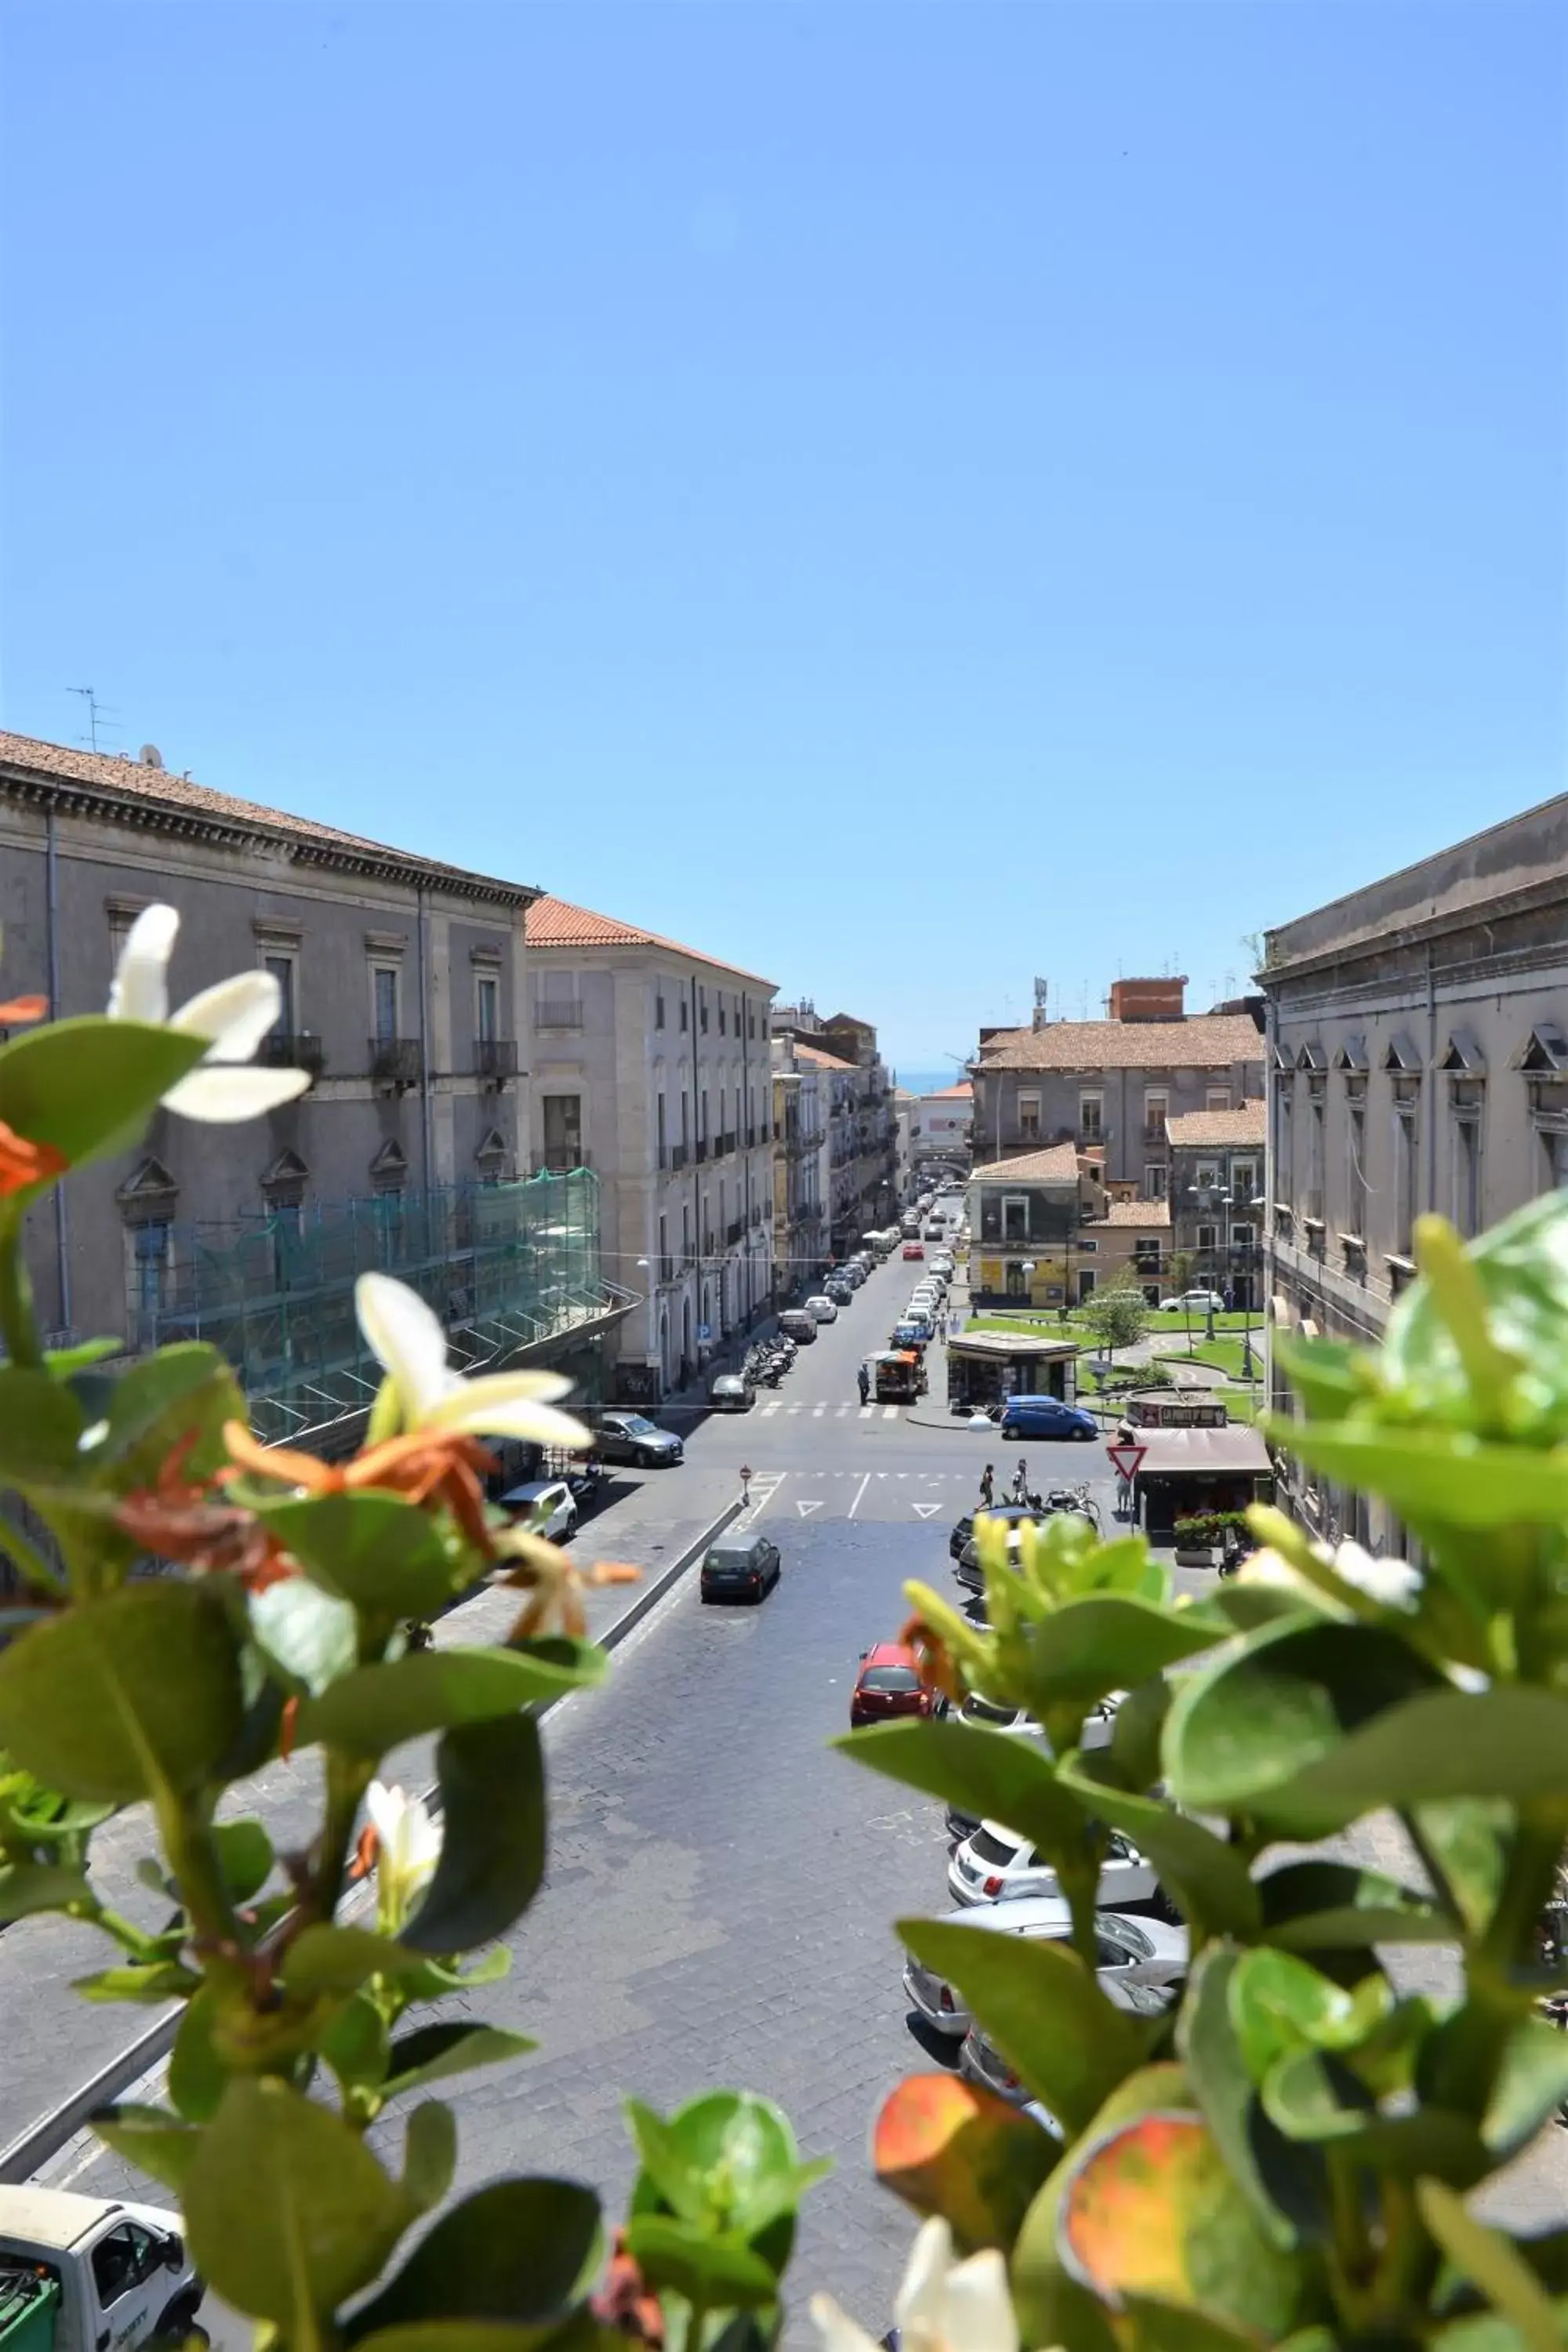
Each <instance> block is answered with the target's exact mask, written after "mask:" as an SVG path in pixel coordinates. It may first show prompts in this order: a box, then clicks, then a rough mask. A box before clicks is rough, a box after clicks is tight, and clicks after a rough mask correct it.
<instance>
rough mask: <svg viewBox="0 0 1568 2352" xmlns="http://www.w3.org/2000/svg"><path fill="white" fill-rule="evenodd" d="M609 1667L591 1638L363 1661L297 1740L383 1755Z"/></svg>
mask: <svg viewBox="0 0 1568 2352" xmlns="http://www.w3.org/2000/svg"><path fill="white" fill-rule="evenodd" d="M0 1671H3V1662H0ZM604 1673H605V1654H604V1652H603V1651H602V1650H596V1649H595V1648H593V1647H592V1646H591V1645H590V1644H589V1643H579V1642H553V1643H539V1644H537V1645H535V1646H534V1647H533V1648H532V1649H529V1650H460V1649H449V1650H422V1651H417V1652H416V1653H414V1654H412V1655H410V1656H408V1657H405V1658H399V1659H397V1660H396V1661H395V1664H392V1665H389V1666H362V1667H360V1668H359V1669H358V1670H357V1671H356V1672H355V1673H353V1674H349V1675H343V1676H342V1679H341V1680H339V1681H337V1682H335V1683H333V1684H332V1685H331V1689H329V1690H326V1691H323V1692H322V1693H321V1695H320V1696H319V1697H316V1698H312V1699H310V1700H308V1701H307V1702H306V1704H305V1705H304V1706H302V1707H301V1708H300V1725H299V1741H300V1746H301V1747H309V1746H310V1744H311V1742H313V1741H315V1740H318V1739H319V1740H324V1741H327V1742H329V1743H330V1744H331V1746H333V1747H337V1748H348V1749H349V1750H350V1751H351V1752H352V1753H353V1754H355V1755H359V1756H375V1757H380V1756H384V1755H385V1753H386V1751H387V1750H388V1748H397V1747H401V1745H402V1743H403V1742H404V1740H405V1739H417V1738H420V1737H421V1736H422V1734H424V1733H426V1732H430V1731H446V1730H449V1729H451V1728H452V1727H455V1726H456V1725H458V1724H460V1723H480V1722H484V1721H487V1720H489V1718H490V1717H495V1716H500V1715H513V1714H515V1713H516V1712H517V1711H518V1709H519V1708H520V1707H524V1706H533V1705H535V1704H536V1703H537V1702H538V1701H540V1700H549V1699H556V1698H561V1697H563V1696H564V1695H565V1693H566V1692H568V1691H573V1690H583V1689H586V1688H588V1687H590V1686H591V1685H594V1684H595V1683H597V1682H600V1681H602V1680H603V1678H604ZM0 1726H3V1717H0Z"/></svg>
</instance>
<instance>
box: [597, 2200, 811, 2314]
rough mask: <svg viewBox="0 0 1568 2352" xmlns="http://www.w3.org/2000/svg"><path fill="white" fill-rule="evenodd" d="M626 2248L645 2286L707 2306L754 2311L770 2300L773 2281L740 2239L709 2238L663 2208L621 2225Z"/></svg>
mask: <svg viewBox="0 0 1568 2352" xmlns="http://www.w3.org/2000/svg"><path fill="white" fill-rule="evenodd" d="M626 2251H627V2252H628V2253H629V2254H630V2255H631V2256H632V2258H633V2260H634V2261H635V2262H637V2264H638V2265H639V2266H640V2268H641V2270H642V2273H643V2275H644V2277H645V2278H646V2279H647V2283H648V2284H649V2285H650V2286H652V2287H656V2288H673V2289H674V2291H675V2293H676V2294H683V2295H684V2296H685V2297H686V2299H687V2301H688V2302H689V2303H702V2304H705V2305H708V2306H709V2308H710V2309H718V2310H721V2311H755V2310H760V2309H761V2308H763V2306H764V2305H767V2304H770V2303H773V2302H774V2301H775V2300H776V2299H777V2296H778V2291H779V2283H778V2280H777V2279H776V2278H775V2277H774V2275H773V2272H772V2271H771V2270H770V2269H769V2267H768V2265H767V2263H765V2262H764V2261H763V2257H762V2256H761V2254H757V2253H753V2252H752V2249H751V2248H750V2247H749V2246H748V2245H747V2244H746V2242H745V2241H744V2239H743V2238H741V2237H739V2236H735V2235H730V2236H723V2237H714V2236H710V2235H709V2234H707V2233H706V2232H705V2231H701V2230H700V2229H698V2228H697V2227H696V2225H695V2224H694V2223H692V2222H690V2221H677V2220H675V2218H674V2217H673V2216H672V2215H670V2214H667V2213H643V2214H639V2215H637V2217H636V2218H635V2219H634V2220H633V2221H630V2222H628V2223H627V2225H626Z"/></svg>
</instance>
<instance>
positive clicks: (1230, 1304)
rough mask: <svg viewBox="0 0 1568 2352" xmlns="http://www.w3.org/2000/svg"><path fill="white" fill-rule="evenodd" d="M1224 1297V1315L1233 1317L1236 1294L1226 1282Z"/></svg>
mask: <svg viewBox="0 0 1568 2352" xmlns="http://www.w3.org/2000/svg"><path fill="white" fill-rule="evenodd" d="M1224 1297H1225V1311H1226V1314H1227V1315H1234V1314H1235V1312H1236V1292H1235V1290H1234V1289H1233V1288H1232V1286H1231V1285H1230V1284H1229V1283H1228V1282H1227V1283H1226V1286H1225V1293H1224Z"/></svg>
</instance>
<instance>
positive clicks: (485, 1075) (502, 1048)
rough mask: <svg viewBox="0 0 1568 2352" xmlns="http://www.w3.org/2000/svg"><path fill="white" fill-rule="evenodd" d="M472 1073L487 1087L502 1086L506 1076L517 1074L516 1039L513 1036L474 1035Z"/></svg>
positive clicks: (511, 1076)
mask: <svg viewBox="0 0 1568 2352" xmlns="http://www.w3.org/2000/svg"><path fill="white" fill-rule="evenodd" d="M474 1075H475V1076H476V1077H479V1078H482V1079H483V1080H484V1082H485V1084H486V1085H487V1086H489V1087H504V1086H505V1084H506V1082H507V1080H508V1078H515V1077H516V1076H517V1039H516V1038H515V1037H476V1038H475V1040H474Z"/></svg>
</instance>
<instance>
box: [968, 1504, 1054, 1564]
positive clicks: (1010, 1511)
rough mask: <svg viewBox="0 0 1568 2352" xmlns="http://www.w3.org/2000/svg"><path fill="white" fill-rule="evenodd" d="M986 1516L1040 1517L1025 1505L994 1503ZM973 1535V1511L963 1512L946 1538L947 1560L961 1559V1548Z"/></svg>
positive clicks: (995, 1517)
mask: <svg viewBox="0 0 1568 2352" xmlns="http://www.w3.org/2000/svg"><path fill="white" fill-rule="evenodd" d="M986 1516H987V1517H989V1518H993V1519H1010V1520H1018V1519H1038V1518H1039V1517H1041V1516H1042V1515H1041V1513H1040V1512H1038V1511H1034V1510H1031V1509H1030V1508H1029V1506H1028V1505H1027V1504H1026V1503H994V1504H993V1505H992V1507H991V1509H990V1511H989V1512H988V1513H987V1514H986ZM973 1534H974V1513H973V1511H965V1513H964V1514H963V1517H962V1518H961V1519H959V1520H957V1521H956V1522H955V1523H954V1525H953V1527H952V1530H951V1532H950V1534H949V1536H948V1538H947V1556H948V1558H949V1559H961V1558H962V1557H963V1547H964V1545H965V1544H966V1543H968V1542H969V1541H970V1540H971V1538H973Z"/></svg>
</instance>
